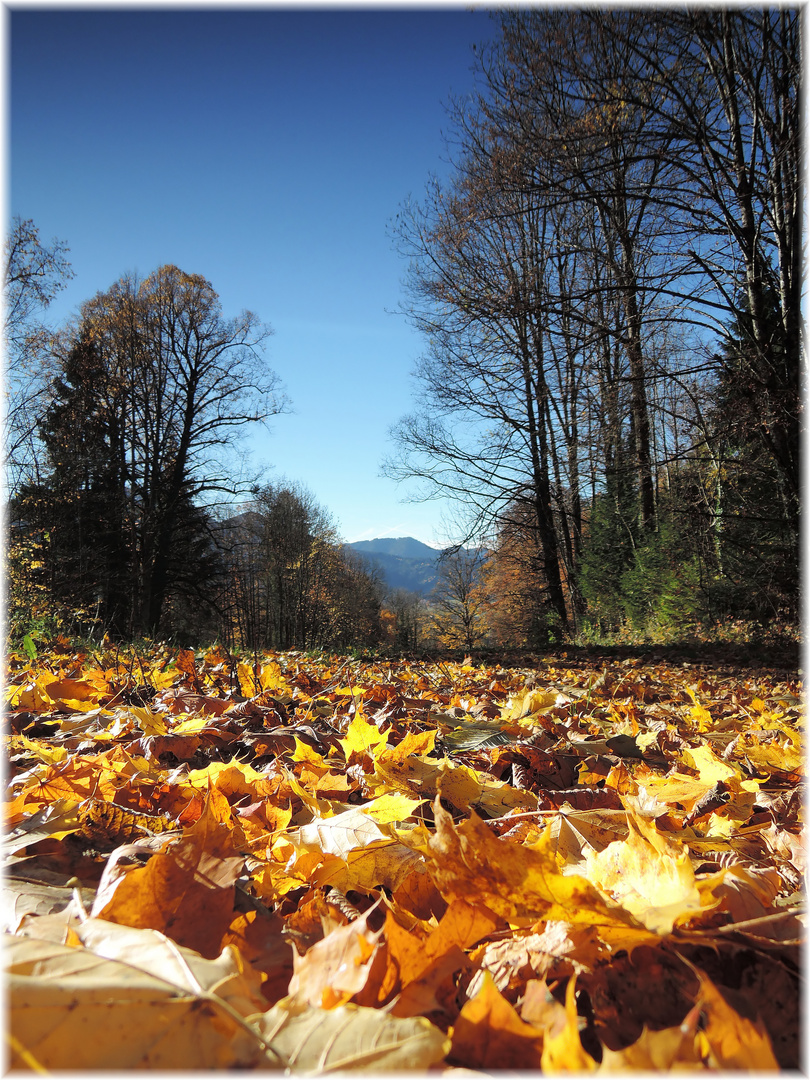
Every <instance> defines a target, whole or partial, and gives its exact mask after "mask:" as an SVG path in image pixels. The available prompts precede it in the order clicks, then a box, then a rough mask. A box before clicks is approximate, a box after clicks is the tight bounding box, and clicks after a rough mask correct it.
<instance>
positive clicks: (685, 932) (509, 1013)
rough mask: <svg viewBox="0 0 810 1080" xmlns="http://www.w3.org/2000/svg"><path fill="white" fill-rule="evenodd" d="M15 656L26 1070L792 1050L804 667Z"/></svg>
mask: <svg viewBox="0 0 810 1080" xmlns="http://www.w3.org/2000/svg"><path fill="white" fill-rule="evenodd" d="M7 662H8V672H7V679H6V685H7V690H6V703H7V728H6V738H5V741H6V746H7V751H8V757H9V761H10V768H9V771H8V782H7V788H6V798H5V821H6V832H5V840H4V845H5V868H6V880H5V896H6V903H5V907H4V920H5V926H4V930H5V932H6V934H5V936H6V967H7V972H8V989H9V995H8V997H9V1007H10V1014H9V1015H10V1024H9V1030H8V1043H9V1054H10V1064H11V1067H12V1068H15V1069H24V1068H29V1069H33V1070H37V1071H42V1070H49V1071H50V1070H54V1069H68V1068H69V1069H75V1070H84V1069H93V1068H103V1069H105V1070H108V1071H109V1070H117V1069H129V1068H136V1067H146V1068H153V1069H165V1068H184V1069H188V1070H191V1069H198V1068H271V1069H289V1070H290V1071H292V1072H303V1073H307V1072H309V1073H313V1072H316V1073H320V1072H331V1071H336V1070H338V1071H346V1072H347V1073H353V1072H357V1071H373V1072H387V1071H401V1070H404V1069H416V1070H420V1071H422V1070H427V1069H431V1070H434V1071H435V1070H438V1071H448V1070H450V1069H452V1068H453V1067H456V1068H458V1067H461V1068H464V1069H468V1070H479V1071H482V1072H489V1071H492V1070H495V1069H519V1070H529V1069H531V1070H534V1069H538V1070H542V1071H583V1072H587V1071H602V1072H611V1071H624V1070H627V1069H642V1070H647V1071H659V1070H660V1071H666V1070H670V1069H695V1070H701V1069H706V1070H729V1069H743V1070H755V1071H761V1070H767V1069H776V1068H779V1067H781V1068H796V1067H798V1063H799V979H800V945H801V941H802V939H803V935H804V916H803V914H802V911H803V908H801V901H802V895H801V890H802V874H803V871H804V851H803V840H804V837H803V825H802V807H801V794H800V787H799V785H800V783H801V781H802V778H803V773H804V767H803V758H802V748H801V733H802V729H803V720H802V719H801V713H800V693H801V690H800V686H799V683H798V682H797V679H796V678H795V676H791V675H789V674H788V673H786V672H778V671H764V670H757V671H752V670H747V671H746V670H740V669H738V670H732V669H730V668H722V667H719V666H718V667H711V666H709V665H708V664H706V665H701V664H694V665H691V666H690V665H686V664H684V665H680V666H677V665H666V664H664V663H661V662H659V663H649V664H642V663H641V662H640V661H638V660H630V661H626V662H619V661H611V662H608V663H606V664H604V665H599V666H593V665H591V664H587V663H583V662H581V661H579V660H576V659H573V658H571V657H570V656H566V654H562V655H559V656H557V657H553V658H552V657H550V658H547V659H546V660H544V661H542V662H535V663H533V664H532V666H531V667H528V666H527V667H508V668H507V667H499V666H489V667H487V666H482V665H480V664H474V663H472V662H471V661H469V660H467V661H465V662H457V661H454V662H449V661H448V662H430V663H428V662H417V661H407V660H397V661H390V662H389V661H378V662H376V663H370V662H360V661H350V660H347V659H345V658H338V657H327V656H321V657H319V658H312V657H309V656H306V655H304V654H302V653H292V652H288V653H274V654H264V655H256V656H253V657H250V658H244V657H242V658H239V657H237V656H234V655H231V654H230V653H228V652H227V651H226V650H225V649H223V648H221V647H217V648H213V649H211V650H209V651H207V652H203V651H201V652H198V653H196V654H195V653H193V652H192V651H191V650H179V651H178V650H177V649H171V648H168V647H165V646H155V647H154V648H152V649H150V650H148V651H141V652H140V653H137V652H134V651H131V650H130V651H119V650H113V649H107V650H100V651H98V652H96V653H93V654H80V653H79V654H77V653H74V652H72V651H71V646H70V645H69V644H68V643H67V642H66V641H63V642H61V643H59V644H57V645H56V646H52V647H51V648H50V649H49V650H48V651H47V652H46V653H45V654H44V655H40V656H37V657H34V658H31V657H29V656H28V655H26V654H23V653H18V654H11V655H10V656H9V657H8V658H7Z"/></svg>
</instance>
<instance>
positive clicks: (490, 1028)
mask: <svg viewBox="0 0 810 1080" xmlns="http://www.w3.org/2000/svg"><path fill="white" fill-rule="evenodd" d="M542 1054H543V1033H542V1031H538V1029H537V1028H535V1027H532V1026H531V1024H525V1023H524V1022H523V1021H522V1020H521V1019H520V1017H519V1016H518V1014H517V1013H516V1012H515V1010H514V1008H513V1007H512V1006H511V1005H510V1004H509V1002H508V1001H507V1000H506V998H505V997H503V995H502V994H501V993H500V992H499V991H498V988H497V987H496V986H495V983H494V982H493V980H492V976H491V975H490V974H489V972H486V973H485V974H484V978H483V980H482V982H481V989H480V990H479V991H478V993H477V994H476V995H475V997H474V998H473V999H472V1000H471V1001H468V1002H467V1003H466V1004H465V1006H464V1008H463V1009H462V1010H461V1014H460V1016H459V1018H458V1020H457V1021H456V1024H455V1026H454V1028H453V1046H452V1049H451V1051H450V1057H451V1058H452V1060H453V1061H455V1062H457V1063H458V1064H460V1065H466V1066H468V1067H470V1068H474V1069H527V1070H528V1069H539V1068H540V1067H541V1063H542Z"/></svg>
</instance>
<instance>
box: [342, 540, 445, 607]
mask: <svg viewBox="0 0 810 1080" xmlns="http://www.w3.org/2000/svg"><path fill="white" fill-rule="evenodd" d="M346 547H348V548H351V549H352V551H356V552H357V553H358V555H362V556H363V558H365V559H366V560H367V562H368V563H370V564H371V566H374V567H376V568H377V569H378V570H379V572H380V575H381V576H382V579H383V581H384V582H385V584H386V585H387V586H388V588H389V589H407V590H408V592H415V593H419V594H420V595H421V596H427V594H428V593H430V592H432V591H433V589H434V587H435V586H436V583H437V582H438V580H439V575H438V573H437V570H436V563H437V561H438V559H439V556H440V555H441V551H439V550H438V549H437V548H432V547H430V546H429V545H428V544H423V543H422V542H421V540H414V538H413V537H412V536H400V537H397V538H396V539H394V538H392V537H382V538H380V539H378V540H356V541H355V542H354V543H353V544H347V545H346Z"/></svg>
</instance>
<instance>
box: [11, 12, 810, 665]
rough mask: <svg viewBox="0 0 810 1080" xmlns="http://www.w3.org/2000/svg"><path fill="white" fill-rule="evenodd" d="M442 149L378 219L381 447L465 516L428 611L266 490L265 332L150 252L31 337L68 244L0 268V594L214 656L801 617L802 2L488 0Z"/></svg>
mask: <svg viewBox="0 0 810 1080" xmlns="http://www.w3.org/2000/svg"><path fill="white" fill-rule="evenodd" d="M494 18H496V19H497V20H498V22H499V27H500V33H499V36H498V38H497V40H496V41H495V42H494V43H493V44H492V46H491V47H489V48H487V49H486V50H482V51H479V52H476V70H477V87H478V89H477V92H476V94H475V95H473V96H471V97H468V98H466V99H465V100H464V101H463V102H460V103H459V104H458V105H457V106H455V107H454V108H453V110H452V111H451V125H452V130H451V153H452V161H451V169H450V171H449V174H448V179H446V180H445V181H443V182H439V181H438V180H436V181H432V182H431V183H430V184H429V186H428V188H427V191H426V194H425V197H424V199H423V200H422V201H421V202H418V203H416V202H414V203H410V204H408V205H406V206H405V207H403V209H402V210H401V212H400V214H399V215H398V216H397V218H396V222H395V226H394V231H395V235H396V240H397V242H398V244H399V247H400V250H401V252H402V254H403V255H404V256H405V257H406V258H407V259H408V261H409V276H408V279H407V296H408V303H407V306H406V310H407V313H408V315H409V317H410V319H411V320H412V322H413V324H414V325H415V326H416V327H417V328H418V329H419V330H420V331H421V332H422V333H423V334H424V337H425V341H426V351H425V354H424V356H423V357H422V359H421V361H420V362H419V366H418V369H417V380H418V384H419V396H418V400H419V402H420V406H419V410H418V411H417V412H415V413H414V414H413V415H411V416H408V417H405V418H403V420H402V421H401V422H400V423H399V425H398V426H397V428H396V430H395V432H394V435H395V443H396V446H397V450H396V453H395V455H394V456H393V457H392V458H391V459H390V460H389V461H388V463H387V465H386V470H387V472H388V473H389V474H390V475H391V476H393V477H395V478H411V479H412V478H414V477H417V478H421V479H422V480H423V482H424V485H425V491H424V493H425V494H426V495H427V496H430V495H435V494H441V495H444V496H450V497H451V498H454V499H456V500H458V502H459V505H460V507H461V509H462V511H463V513H464V515H465V520H466V522H467V524H466V527H465V530H464V532H465V535H459V538H458V539H459V551H461V548H462V546H463V545H469V544H470V543H471V544H472V550H473V552H478V553H479V554H476V555H474V556H473V557H472V561H471V562H470V561H469V560H468V561H467V562H465V561H464V558H462V557H461V556H459V557H457V558H455V559H454V558H453V557H452V556H448V558H447V559H446V560H445V563H444V576H443V580H442V584H441V586H440V588H439V590H438V592H437V594H436V596H435V597H434V598H433V600H432V602H431V605H430V609H429V611H428V612H426V611H425V610H424V605H422V606H421V607H420V605H419V604H418V603H417V602H416V601H415V599H414V598H413V597H408V596H403V595H399V596H396V595H395V596H387V597H386V596H385V595H384V589H383V587H382V585H381V583H380V582H379V581H377V580H375V578H374V576H373V574H370V573H369V571H368V569H367V568H365V567H364V565H363V564H362V563H360V562H357V561H353V560H352V559H351V557H350V556H349V555H348V554H347V553H346V551H345V549H344V548H343V546H342V545H341V544H340V542H339V539H338V537H337V535H336V532H335V530H334V528H333V527H332V526H331V524H330V522H329V520H328V514H327V513H326V512H325V511H323V510H322V509H320V508H319V507H317V506H315V505H314V504H313V502H312V499H311V497H310V496H309V495H308V494H307V492H306V491H305V490H304V489H302V488H298V487H296V486H295V485H289V484H283V483H282V484H276V485H269V486H268V485H266V484H263V483H262V482H261V479H260V478H258V477H255V476H251V475H249V474H248V473H246V472H245V473H240V472H239V470H238V469H237V468H236V466H235V462H237V460H238V459H237V457H236V455H235V451H236V450H237V448H238V437H239V435H240V433H241V432H243V431H244V430H246V429H247V427H248V426H249V425H251V424H255V423H259V422H263V421H266V420H267V419H268V418H270V417H272V416H273V415H275V414H278V413H279V412H281V411H283V409H284V406H285V402H284V397H283V393H282V392H281V388H280V384H279V380H278V378H277V376H276V375H275V373H274V372H272V371H271V370H270V368H269V367H268V366H267V363H266V360H265V355H264V344H265V342H266V339H267V336H268V334H269V329H268V328H267V327H265V326H263V325H262V324H261V323H260V322H259V321H258V320H257V319H256V317H255V316H254V315H252V314H251V313H249V312H243V313H241V314H240V315H238V316H236V317H234V318H226V317H225V316H224V315H223V313H222V310H221V307H220V304H219V299H218V297H217V294H216V292H215V291H214V289H213V287H212V286H211V284H210V283H209V282H208V281H206V280H205V279H204V278H202V277H200V276H199V275H195V274H188V273H185V272H183V271H181V270H179V269H178V268H177V267H174V266H162V267H160V268H159V269H158V270H156V271H155V272H154V273H153V274H151V275H150V276H149V277H147V278H145V279H143V280H140V279H137V278H135V277H132V276H125V277H122V278H121V279H120V280H119V281H118V282H116V283H115V284H114V285H113V286H112V287H111V288H110V289H109V290H107V291H106V292H103V293H99V294H98V295H97V296H96V297H94V298H92V299H91V300H88V301H87V302H86V303H85V304H84V305H82V307H81V310H80V313H79V316H78V318H77V319H76V320H74V321H72V322H71V323H70V324H69V325H68V326H66V327H64V328H63V329H62V330H60V331H58V332H57V333H50V332H48V331H47V330H46V329H45V328H44V327H43V325H42V324H41V323H40V321H39V320H40V318H41V313H42V311H43V309H44V308H45V307H46V306H47V304H48V303H49V302H50V300H51V299H52V297H53V296H54V295H55V293H56V291H58V289H59V288H60V287H61V285H62V284H63V283H64V281H65V280H66V278H67V276H69V275H70V266H69V263H68V261H67V257H66V249H65V248H64V246H63V245H61V244H59V243H53V244H52V245H51V246H50V247H49V246H46V245H43V244H42V243H41V242H40V240H39V236H38V234H37V231H36V228H35V227H34V226H33V224H32V223H31V222H24V221H23V222H21V221H17V222H16V223H15V226H14V229H13V230H12V233H11V235H10V237H9V241H8V245H7V262H6V339H7V346H8V356H9V364H8V373H9V377H8V402H9V404H8V407H7V410H6V414H5V426H6V430H5V432H4V435H5V444H6V453H7V476H8V478H9V494H10V510H9V513H8V515H7V524H8V534H9V539H8V544H7V560H8V583H9V587H8V601H9V603H8V611H9V628H10V630H11V631H12V632H13V633H20V632H25V631H26V628H30V627H33V626H35V625H36V624H37V620H40V622H42V623H43V625H44V624H45V623H48V621H49V620H50V624H49V625H56V624H58V625H59V626H62V627H64V628H65V629H67V630H68V631H69V632H78V631H80V630H81V628H82V627H85V628H86V627H89V626H92V627H103V628H104V630H106V632H108V633H109V634H111V635H114V636H119V637H133V636H139V635H156V634H161V635H167V634H177V635H181V634H182V635H188V636H189V637H191V638H193V639H195V640H201V639H202V638H204V637H214V636H216V637H219V638H220V640H223V641H225V642H228V643H231V644H235V645H241V646H244V647H250V648H254V647H273V648H287V647H290V646H299V647H326V646H329V647H332V646H333V647H341V648H344V647H347V646H349V645H352V644H374V643H378V642H384V643H388V644H390V643H394V644H399V645H401V646H402V647H403V648H413V647H416V646H417V645H418V644H419V643H420V642H423V641H425V640H426V639H427V640H430V641H435V642H439V643H441V642H447V643H457V644H460V645H461V646H463V647H472V646H473V645H474V644H475V643H476V642H479V641H483V640H490V641H493V642H497V643H499V644H505V645H510V646H511V645H518V646H520V645H524V646H530V647H532V646H535V645H540V644H544V643H546V642H548V641H550V640H552V639H553V640H561V639H564V638H572V637H577V636H581V635H583V634H592V635H606V634H614V633H616V632H617V631H620V630H621V629H622V628H625V629H626V628H631V629H635V630H639V631H644V632H647V633H660V632H662V631H666V632H667V633H683V632H688V631H690V630H693V629H695V628H697V627H698V626H704V627H705V626H716V625H717V623H718V622H721V621H723V620H729V619H746V620H755V621H758V622H761V623H765V622H769V621H772V620H775V619H776V620H780V621H787V622H794V623H795V622H797V620H798V607H799V509H800V461H799V443H800V420H799V415H800V395H799V370H800V363H801V336H800V326H801V322H800V288H801V285H800V282H801V273H800V269H801V268H800V259H801V254H800V252H801V209H802V205H801V194H802V188H801V176H800V150H801V142H800V115H801V113H800V70H801V64H800V13H799V10H798V9H794V8H790V7H769V8H746V7H728V6H724V7H716V8H715V7H698V8H693V9H687V8H671V9H669V8H658V7H656V8H645V9H618V8H605V9H598V8H591V7H589V8H583V9H576V8H570V7H563V8H556V9H549V8H537V9H532V8H528V9H520V10H514V11H513V10H509V11H507V10H504V11H502V12H499V13H497V14H496V15H495V16H494Z"/></svg>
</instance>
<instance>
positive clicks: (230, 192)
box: [8, 5, 496, 543]
mask: <svg viewBox="0 0 810 1080" xmlns="http://www.w3.org/2000/svg"><path fill="white" fill-rule="evenodd" d="M8 18H9V30H8V34H9V56H10V64H11V80H10V101H9V105H10V128H9V140H10V142H9V145H10V153H9V168H8V209H9V213H10V215H20V216H21V217H23V218H33V219H34V221H35V222H36V224H37V225H38V226H39V228H40V232H41V235H42V238H43V239H44V240H45V241H49V240H51V239H52V238H53V237H58V238H59V239H62V240H64V241H65V242H66V243H67V244H68V245H69V246H70V249H71V250H70V259H71V262H72V264H73V268H74V270H75V273H76V276H75V278H74V279H73V281H72V282H71V283H70V285H69V287H68V289H67V290H65V291H64V292H63V293H62V294H60V296H59V298H58V299H57V300H56V301H55V302H54V304H53V305H52V308H51V321H52V322H53V321H56V322H61V321H62V320H63V319H64V318H66V317H67V316H69V315H70V314H71V313H73V312H75V311H76V309H77V308H78V305H79V304H80V303H81V302H82V301H83V300H85V299H87V298H89V297H91V296H93V295H94V294H95V293H96V292H98V291H99V290H102V289H107V288H108V287H109V286H110V285H111V284H112V283H113V282H114V281H115V280H117V278H118V277H120V276H121V275H122V274H123V273H125V272H127V271H135V272H137V273H139V274H141V275H144V276H145V275H147V274H149V273H150V272H151V271H152V270H154V269H155V268H156V267H157V266H160V265H161V264H164V263H174V264H176V265H178V266H180V267H181V268H182V269H184V270H187V271H189V272H192V273H199V274H202V275H204V276H205V277H207V278H208V279H209V280H210V281H211V283H212V284H213V286H214V288H215V289H216V290H217V292H218V293H219V294H220V297H221V299H222V304H223V310H224V313H225V314H226V315H232V314H236V312H237V311H239V310H241V309H242V308H249V309H250V310H252V311H255V312H256V314H257V315H259V317H260V318H261V319H262V320H263V321H266V322H268V323H269V324H270V325H271V326H272V327H273V330H274V336H273V337H272V338H271V339H270V342H269V348H268V357H269V361H270V364H271V366H272V367H273V368H274V370H276V371H277V372H278V374H279V375H280V377H281V379H282V380H283V382H284V384H285V386H286V388H287V392H288V394H289V397H290V398H291V400H292V405H293V409H294V412H293V413H292V414H290V415H286V416H280V417H277V418H275V419H273V420H272V421H271V425H270V431H269V433H266V432H264V433H259V434H258V435H256V436H255V437H252V438H251V441H250V443H249V448H250V452H251V456H252V458H253V460H254V461H255V462H256V464H257V465H262V464H264V465H268V466H272V469H271V471H270V473H269V478H270V479H278V478H280V477H281V476H284V477H286V478H288V479H291V480H296V481H299V482H301V483H303V484H304V485H306V487H308V488H309V489H310V490H311V491H312V493H313V494H314V495H315V497H316V498H317V500H318V502H319V503H320V504H321V505H322V506H324V507H325V508H326V509H328V510H329V511H330V512H331V513H332V514H333V516H334V518H335V519H336V521H337V524H338V526H339V529H340V532H341V535H342V536H343V538H344V539H346V540H348V541H353V540H359V539H369V538H372V537H375V536H408V535H410V536H415V537H416V538H417V539H420V540H423V541H425V542H426V543H434V542H441V541H442V540H444V539H445V535H444V531H443V527H442V518H443V516H444V515H445V509H444V508H443V507H442V504H440V503H436V502H431V503H427V504H415V505H414V504H410V503H407V502H403V501H402V500H403V498H404V497H405V496H406V495H407V494H408V490H409V489H408V488H407V487H405V486H397V485H395V484H394V483H393V482H392V481H390V480H386V479H383V478H381V477H380V475H379V471H380V463H381V461H382V459H383V457H384V456H385V454H386V453H387V452H388V451H390V449H391V445H390V443H389V442H388V429H389V428H390V426H391V424H393V423H394V422H395V421H396V420H397V419H398V418H399V417H400V416H401V415H402V414H403V413H405V412H408V411H409V410H410V408H411V405H412V394H413V390H414V384H413V380H412V379H411V378H410V372H411V370H412V368H413V365H414V362H415V361H416V359H417V357H418V356H419V353H420V351H421V349H422V341H421V339H420V337H419V336H418V335H417V334H416V332H415V331H414V330H412V329H411V328H410V327H409V326H408V324H407V323H406V322H405V320H404V318H403V317H402V316H401V315H396V314H389V313H387V312H391V311H393V310H395V309H396V308H397V306H398V304H399V303H400V301H401V300H402V298H403V297H402V289H401V282H402V278H403V276H404V273H405V269H406V267H405V264H404V263H403V261H402V260H401V258H400V257H399V256H398V255H397V253H396V252H395V250H394V248H393V244H392V241H391V239H390V237H389V235H388V232H387V226H388V223H389V221H390V220H391V219H392V218H393V217H394V215H395V214H396V212H397V210H398V208H399V207H400V205H401V204H402V203H403V202H404V201H405V199H406V198H407V197H408V196H409V195H413V196H415V197H417V198H418V197H421V195H422V192H423V191H424V188H425V183H426V181H427V179H428V176H429V174H430V173H431V172H439V173H441V172H442V171H443V161H444V158H445V157H446V152H445V146H444V142H443V138H442V135H443V132H445V131H446V130H447V128H448V117H447V111H446V108H445V106H446V104H447V102H448V100H449V98H450V97H451V96H462V95H465V94H467V93H469V92H470V90H471V89H472V87H473V85H474V77H473V74H472V66H473V54H472V45H473V43H476V44H481V43H483V42H485V41H486V40H487V39H490V38H491V37H493V36H494V35H495V33H496V28H495V26H494V25H493V23H492V21H491V19H490V16H489V15H488V13H487V12H486V10H484V9H478V10H476V11H470V10H469V9H468V8H467V7H465V6H463V5H458V6H453V7H448V8H443V9H437V8H430V7H427V8H418V7H416V8H403V9H396V8H390V7H389V8H385V9H382V8H380V9H374V8H347V9H343V8H340V7H332V8H308V7H298V8H295V7H292V8H273V7H268V8H264V7H252V8H251V7H248V8H246V9H238V8H235V9H233V10H217V9H212V8H206V7H201V8H185V9H180V10H177V9H175V10H170V9H168V8H162V7H152V8H142V9H138V8H125V7H123V6H122V7H121V8H120V9H119V10H104V9H97V8H92V7H90V8H84V9H82V8H77V9H75V10H70V9H69V8H66V7H61V8H56V9H52V10H48V9H45V8H37V7H35V8H29V9H18V10H14V9H12V10H10V11H9V15H8Z"/></svg>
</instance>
